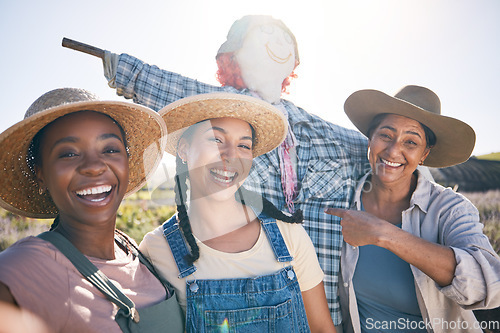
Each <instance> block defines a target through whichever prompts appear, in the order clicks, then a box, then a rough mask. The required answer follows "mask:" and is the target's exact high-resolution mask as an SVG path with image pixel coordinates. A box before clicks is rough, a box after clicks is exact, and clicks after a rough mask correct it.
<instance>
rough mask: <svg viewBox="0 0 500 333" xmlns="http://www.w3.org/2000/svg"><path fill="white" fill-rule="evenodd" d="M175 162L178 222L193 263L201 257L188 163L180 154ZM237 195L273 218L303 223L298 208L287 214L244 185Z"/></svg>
mask: <svg viewBox="0 0 500 333" xmlns="http://www.w3.org/2000/svg"><path fill="white" fill-rule="evenodd" d="M175 162H176V175H175V185H174V192H175V202H176V205H177V222H178V223H179V227H180V229H181V231H182V233H183V235H184V238H185V239H186V241H187V243H188V245H189V247H190V248H191V253H190V254H188V255H186V257H185V259H186V261H187V262H188V263H189V264H192V263H194V262H195V261H196V260H198V258H199V257H200V249H199V247H198V245H197V244H196V240H195V239H194V236H193V230H192V229H191V223H190V221H189V216H188V214H187V209H186V200H187V198H186V197H187V178H188V172H189V171H188V168H187V165H186V164H184V163H183V162H182V160H181V158H180V157H179V156H178V155H177V157H176V160H175ZM235 197H236V200H238V201H239V202H240V203H242V204H243V205H248V206H250V207H259V205H262V213H264V214H265V215H267V216H269V217H271V218H274V219H277V220H281V221H283V222H286V223H302V221H303V214H302V211H301V210H297V211H296V212H295V213H294V214H293V215H287V214H285V213H283V212H282V211H281V210H279V209H278V208H276V206H275V205H274V204H273V203H272V202H270V201H269V200H267V199H266V198H264V197H263V196H261V195H260V194H258V193H255V192H252V191H249V190H247V189H244V188H243V187H240V188H239V189H238V191H237V192H236V194H235Z"/></svg>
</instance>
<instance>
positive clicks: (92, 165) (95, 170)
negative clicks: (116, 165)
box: [78, 153, 107, 176]
mask: <svg viewBox="0 0 500 333" xmlns="http://www.w3.org/2000/svg"><path fill="white" fill-rule="evenodd" d="M106 169H107V165H106V163H104V161H102V159H101V158H100V157H99V156H98V155H97V154H95V153H89V154H86V155H85V156H84V158H83V160H82V164H81V165H80V167H79V168H78V170H79V172H80V173H81V174H82V175H86V176H99V175H101V174H102V173H104V171H106Z"/></svg>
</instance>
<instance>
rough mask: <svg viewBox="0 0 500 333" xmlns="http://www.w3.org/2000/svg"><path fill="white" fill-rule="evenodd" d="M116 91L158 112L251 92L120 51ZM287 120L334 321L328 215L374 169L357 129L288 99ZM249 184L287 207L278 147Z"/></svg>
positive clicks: (334, 247) (337, 238)
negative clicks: (198, 98)
mask: <svg viewBox="0 0 500 333" xmlns="http://www.w3.org/2000/svg"><path fill="white" fill-rule="evenodd" d="M116 87H117V88H116V89H117V94H118V95H120V96H124V97H125V98H129V99H133V101H134V102H135V103H139V104H142V105H145V106H147V107H150V108H152V109H153V110H156V111H158V110H160V109H161V108H162V107H164V106H165V105H167V104H169V103H171V102H174V101H176V100H178V99H180V98H184V97H187V96H191V95H195V94H202V93H210V92H217V91H225V92H231V93H240V94H245V95H251V93H250V91H248V90H247V89H244V90H237V89H235V88H233V87H217V86H213V85H209V84H205V83H202V82H198V81H196V80H193V79H191V78H187V77H184V76H181V75H179V74H176V73H172V72H169V71H165V70H162V69H159V68H158V67H156V66H150V65H147V64H145V63H143V62H142V61H141V60H139V59H137V58H134V57H132V56H129V55H127V54H121V55H120V58H119V62H118V69H117V74H116ZM281 103H282V104H283V106H284V107H285V108H286V110H287V111H288V121H289V124H290V126H291V128H292V131H293V133H294V134H295V137H296V139H297V147H296V148H297V180H298V194H297V196H296V198H295V200H294V205H295V207H296V209H301V210H302V211H303V213H304V227H305V229H306V230H307V232H308V234H309V236H310V237H311V240H312V242H313V244H314V246H315V248H316V253H317V255H318V259H319V263H320V265H321V268H322V269H323V271H324V272H325V279H324V284H325V291H326V296H327V299H328V304H329V307H330V311H331V314H332V319H333V322H334V323H335V325H338V324H339V323H340V322H341V316H340V306H339V300H338V292H337V290H338V272H339V263H340V252H341V248H342V232H341V226H340V218H338V217H336V216H331V215H327V214H325V213H324V212H323V211H324V209H325V208H327V207H338V208H349V207H350V202H351V199H352V196H353V194H354V190H355V188H356V180H357V179H358V178H360V177H361V176H362V175H363V174H365V173H366V171H367V170H369V165H368V164H367V163H368V161H367V160H366V151H367V140H366V138H365V137H364V136H363V135H362V134H360V133H359V132H357V131H354V130H349V129H346V128H343V127H340V126H337V125H334V124H332V123H329V122H327V121H325V120H323V119H321V118H319V117H317V116H315V115H312V114H310V113H307V112H306V111H304V110H303V109H301V108H299V107H297V106H295V105H294V104H293V103H291V102H290V101H287V100H283V99H282V100H281ZM244 186H245V187H246V188H247V189H249V190H253V191H256V192H258V193H261V194H262V195H263V196H265V197H266V198H267V199H268V200H270V201H271V202H272V203H274V204H275V205H276V206H277V207H278V208H279V209H281V210H287V206H286V203H285V196H284V194H283V190H282V186H281V175H280V167H279V158H278V154H277V150H273V151H271V152H269V153H267V154H265V155H261V156H258V157H256V158H254V160H253V167H252V170H251V172H250V175H249V176H248V178H247V180H246V181H245V184H244Z"/></svg>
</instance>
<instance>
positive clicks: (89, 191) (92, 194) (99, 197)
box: [75, 185, 113, 202]
mask: <svg viewBox="0 0 500 333" xmlns="http://www.w3.org/2000/svg"><path fill="white" fill-rule="evenodd" d="M112 189H113V187H112V186H111V185H100V186H95V187H89V188H86V189H83V190H79V191H76V192H75V193H76V195H77V196H78V197H79V198H82V199H84V200H89V201H92V202H101V201H103V200H104V199H106V198H107V197H108V196H109V194H110V193H111V190H112Z"/></svg>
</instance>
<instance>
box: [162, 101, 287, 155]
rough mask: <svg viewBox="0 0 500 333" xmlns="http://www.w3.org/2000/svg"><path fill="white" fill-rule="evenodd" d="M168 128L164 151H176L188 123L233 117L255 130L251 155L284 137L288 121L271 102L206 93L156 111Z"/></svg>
mask: <svg viewBox="0 0 500 333" xmlns="http://www.w3.org/2000/svg"><path fill="white" fill-rule="evenodd" d="M158 112H159V114H160V115H161V116H162V117H163V120H165V123H166V124H167V130H168V139H167V147H166V148H165V149H166V151H167V152H168V153H170V154H172V155H174V156H175V155H176V154H177V144H178V143H179V139H180V138H181V136H182V134H183V133H184V131H185V130H186V129H187V128H188V127H189V126H191V125H193V124H196V123H198V122H200V121H203V120H207V119H213V118H224V117H229V118H236V119H241V120H244V121H246V122H247V123H249V124H250V125H252V127H253V129H254V131H255V138H254V145H253V156H254V157H256V156H259V155H262V154H265V153H267V152H269V151H271V150H273V149H274V148H276V147H277V146H278V145H279V144H280V143H281V142H283V140H284V139H285V136H286V133H287V129H288V122H287V120H286V118H285V116H284V115H283V113H282V112H281V111H279V110H278V109H277V108H275V107H274V106H273V105H271V104H269V103H267V102H265V101H263V100H261V99H258V98H255V97H250V96H246V95H241V94H233V93H221V92H218V93H209V94H199V95H194V96H190V97H186V98H183V99H180V100H178V101H175V102H173V103H171V104H169V105H167V106H166V107H164V108H163V109H161V110H160V111H158Z"/></svg>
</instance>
